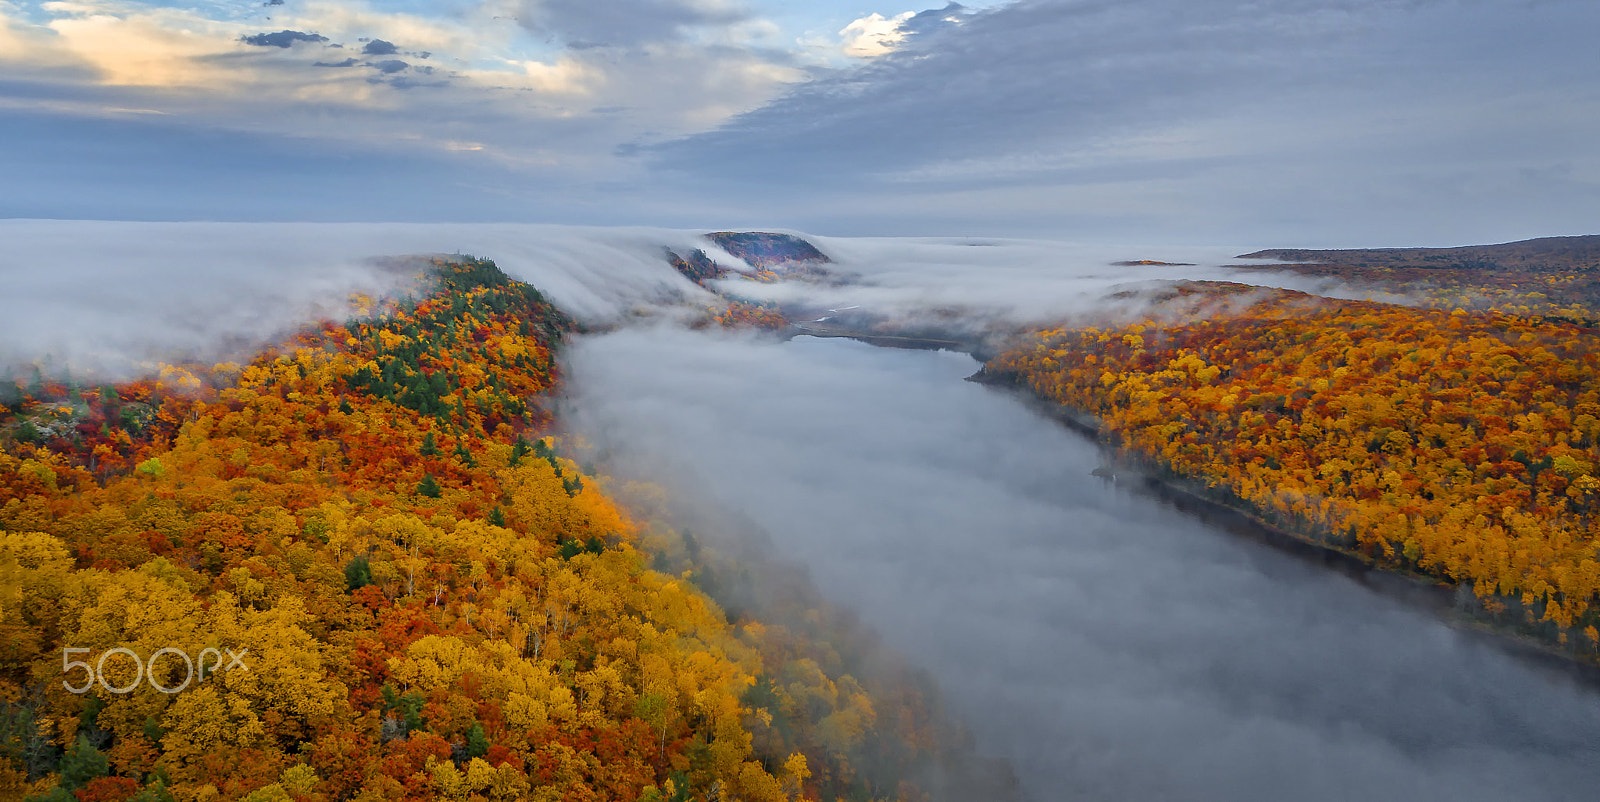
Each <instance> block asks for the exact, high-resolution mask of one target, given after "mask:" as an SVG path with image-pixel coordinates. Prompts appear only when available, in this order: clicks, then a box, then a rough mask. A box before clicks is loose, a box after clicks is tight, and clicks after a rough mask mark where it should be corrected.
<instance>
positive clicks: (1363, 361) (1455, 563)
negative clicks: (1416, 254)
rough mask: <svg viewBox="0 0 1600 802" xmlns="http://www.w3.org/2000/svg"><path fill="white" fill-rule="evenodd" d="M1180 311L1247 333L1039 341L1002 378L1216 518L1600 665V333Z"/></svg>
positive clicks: (1299, 306) (1454, 318)
mask: <svg viewBox="0 0 1600 802" xmlns="http://www.w3.org/2000/svg"><path fill="white" fill-rule="evenodd" d="M1177 296H1182V300H1183V302H1184V303H1185V304H1189V305H1192V304H1193V303H1194V301H1195V297H1196V296H1200V297H1207V298H1213V299H1218V300H1219V301H1220V300H1222V299H1227V300H1228V301H1230V304H1231V305H1230V304H1223V303H1220V302H1219V303H1217V304H1215V305H1214V307H1213V308H1214V309H1217V310H1222V309H1228V310H1230V311H1229V312H1228V313H1226V314H1220V313H1219V314H1214V315H1212V314H1200V315H1193V316H1190V317H1188V318H1185V319H1184V321H1183V322H1178V323H1171V322H1169V323H1167V324H1160V325H1158V324H1155V323H1153V322H1151V323H1146V324H1134V325H1128V326H1118V327H1112V328H1093V327H1089V328H1059V329H1054V330H1049V331H1043V332H1040V333H1038V334H1037V335H1036V336H1034V337H1032V338H1031V339H1030V341H1029V342H1027V343H1025V344H1023V345H1022V346H1020V347H1018V348H1016V349H1014V350H1011V351H1009V352H1007V353H1005V354H1002V355H1001V356H1000V357H998V358H997V359H995V360H994V361H992V362H991V363H990V364H989V365H988V368H987V370H988V371H989V372H991V373H993V374H996V375H999V376H1008V377H1012V378H1014V379H1015V380H1017V381H1018V382H1020V383H1021V384H1023V385H1025V386H1026V387H1027V388H1029V389H1030V390H1032V391H1033V392H1034V393H1035V394H1037V395H1039V396H1040V397H1042V398H1045V399H1048V400H1050V401H1054V402H1058V403H1060V404H1063V405H1065V406H1066V407H1068V408H1069V409H1071V410H1074V411H1077V412H1079V413H1083V414H1086V415H1088V416H1090V417H1092V418H1093V419H1094V420H1093V422H1094V423H1095V424H1097V425H1098V426H1100V427H1101V428H1102V431H1104V432H1105V433H1107V435H1108V436H1109V437H1111V438H1112V439H1114V440H1115V441H1116V442H1118V443H1120V444H1121V445H1122V446H1124V447H1125V448H1127V449H1129V450H1130V451H1131V452H1133V453H1134V454H1136V455H1138V456H1139V457H1141V458H1143V459H1145V460H1147V461H1149V462H1150V463H1152V464H1154V465H1157V466H1160V468H1161V469H1162V470H1163V471H1164V472H1165V473H1166V475H1167V476H1169V477H1172V478H1175V479H1179V480H1189V481H1192V482H1193V483H1195V484H1196V485H1198V486H1200V487H1203V488H1207V490H1206V491H1205V492H1207V493H1208V494H1209V495H1211V496H1212V497H1213V498H1220V499H1223V500H1229V501H1233V502H1238V503H1242V504H1243V505H1245V506H1246V508H1247V509H1249V510H1251V511H1253V512H1255V513H1256V514H1258V515H1260V516H1261V517H1262V518H1264V519H1265V520H1268V521H1270V522H1272V523H1275V524H1278V525H1280V526H1281V527H1283V528H1285V529H1287V530H1289V531H1291V532H1294V533H1297V534H1299V535H1301V536H1304V537H1307V538H1310V539H1314V540H1316V541H1319V542H1323V543H1326V544H1329V545H1331V546H1334V547H1337V548H1340V549H1346V550H1352V551H1356V552H1359V553H1360V554H1362V555H1365V556H1366V557H1368V558H1370V559H1371V560H1373V561H1375V562H1377V563H1379V564H1381V565H1384V566H1387V567H1390V568H1395V569H1400V570H1406V571H1415V572H1420V573H1422V574H1425V575H1427V576H1430V577H1434V578H1436V579H1437V580H1439V581H1443V582H1447V583H1456V584H1459V585H1460V586H1463V587H1467V588H1471V589H1472V590H1473V591H1475V592H1476V596H1477V598H1478V599H1479V600H1480V601H1481V604H1482V605H1483V607H1484V608H1485V609H1486V612H1487V613H1488V614H1490V615H1492V616H1495V617H1498V618H1499V619H1500V620H1501V621H1503V622H1508V623H1510V624H1511V625H1514V626H1516V627H1518V628H1521V629H1523V630H1524V631H1528V632H1532V633H1535V634H1538V635H1539V636H1541V637H1544V638H1547V639H1549V641H1551V642H1552V643H1557V644H1561V645H1562V646H1563V647H1564V648H1565V649H1566V650H1568V651H1569V652H1574V653H1578V654H1583V655H1588V656H1590V657H1593V656H1594V655H1595V653H1596V646H1597V645H1600V632H1597V630H1596V624H1597V623H1600V609H1597V604H1600V598H1597V593H1600V554H1597V552H1596V540H1597V537H1600V516H1597V513H1600V478H1597V477H1596V464H1597V462H1600V337H1597V335H1600V332H1597V331H1596V330H1595V329H1593V328H1586V327H1584V326H1582V325H1578V324H1575V323H1569V322H1561V321H1554V320H1550V319H1548V318H1530V317H1517V316H1512V315H1506V314H1501V313H1495V312H1489V313H1469V312H1465V311H1461V310H1456V311H1443V310H1429V309H1414V308H1409V307H1402V306H1393V305H1386V304H1377V303H1368V302H1356V301H1332V300H1328V299H1320V298H1314V297H1312V296H1307V295H1304V294H1301V293H1296V292H1290V291H1281V290H1263V289H1260V288H1246V287H1242V286H1240V285H1207V284H1196V285H1188V286H1185V287H1182V288H1181V289H1180V291H1179V292H1178V293H1177ZM1174 300H1176V297H1175V298H1174ZM1241 303H1242V304H1243V306H1242V308H1241V307H1240V306H1239V305H1240V304H1241ZM1153 317H1155V318H1159V317H1161V314H1160V309H1159V307H1158V308H1157V309H1156V310H1155V312H1154V315H1153Z"/></svg>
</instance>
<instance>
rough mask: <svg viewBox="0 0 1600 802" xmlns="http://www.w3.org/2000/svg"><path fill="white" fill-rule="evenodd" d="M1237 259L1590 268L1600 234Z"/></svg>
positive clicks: (1599, 264)
mask: <svg viewBox="0 0 1600 802" xmlns="http://www.w3.org/2000/svg"><path fill="white" fill-rule="evenodd" d="M1234 258H1236V259H1275V260H1278V261H1281V262H1297V263H1309V262H1322V263H1329V264H1338V265H1345V266H1349V267H1387V268H1443V269H1456V270H1461V269H1478V270H1483V269H1489V270H1493V269H1503V270H1536V271H1543V270H1559V271H1568V270H1594V269H1600V234H1587V235H1583V236H1576V237H1541V238H1538V239H1528V240H1521V241H1518V242H1507V243H1502V244H1499V245H1466V246H1461V247H1455V248H1359V249H1338V250H1309V249H1302V248H1280V249H1274V250H1265V251H1256V252H1254V253H1246V254H1240V255H1239V256H1236V257H1234Z"/></svg>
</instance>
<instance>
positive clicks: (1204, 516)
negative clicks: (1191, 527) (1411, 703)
mask: <svg viewBox="0 0 1600 802" xmlns="http://www.w3.org/2000/svg"><path fill="white" fill-rule="evenodd" d="M987 371H988V369H987V367H985V368H984V369H981V370H979V371H978V372H977V373H975V374H973V375H972V376H969V377H967V381H971V382H974V383H977V384H982V385H985V386H988V387H992V388H994V389H996V390H999V391H1001V392H1004V393H1007V394H1008V395H1011V396H1012V397H1014V398H1016V399H1017V400H1018V401H1019V402H1021V403H1022V404H1023V405H1024V406H1027V407H1028V408H1029V409H1031V410H1033V411H1034V412H1037V413H1038V414H1040V415H1043V416H1045V417H1047V418H1050V419H1051V420H1053V421H1056V422H1057V423H1060V424H1061V425H1063V426H1065V427H1066V428H1068V429H1071V430H1072V431H1074V432H1076V433H1077V434H1079V435H1081V436H1083V437H1084V438H1086V439H1088V440H1090V441H1091V442H1093V443H1094V444H1095V445H1096V446H1097V447H1098V448H1099V449H1100V451H1101V453H1102V455H1104V456H1105V457H1106V458H1107V461H1108V462H1110V463H1111V465H1112V466H1113V467H1114V468H1116V469H1117V470H1115V471H1114V472H1112V473H1111V475H1110V476H1109V477H1107V478H1106V481H1109V482H1115V483H1116V484H1117V486H1118V487H1121V488H1124V489H1126V490H1128V491H1129V492H1131V493H1135V494H1138V495H1141V496H1144V497H1146V498H1151V499H1155V500H1157V501H1160V502H1162V503H1164V504H1166V505H1168V506H1171V507H1172V508H1174V509H1176V510H1178V511H1180V512H1182V513H1184V514H1186V515H1191V516H1193V517H1195V518H1198V519H1199V520H1200V521H1202V522H1204V523H1206V524H1209V525H1211V526H1213V527H1215V528H1217V529H1220V530H1222V531H1224V532H1226V533H1227V534H1229V535H1230V536H1233V537H1237V538H1240V539H1244V540H1250V541H1253V542H1256V543H1260V544H1262V545H1264V546H1267V547H1270V548H1271V549H1273V550H1274V551H1276V552H1278V553H1281V554H1286V555H1288V556H1290V557H1292V558H1294V559H1296V560H1297V561H1299V562H1301V563H1304V564H1308V565H1315V566H1320V567H1322V568H1324V569H1327V570H1332V571H1336V572H1338V573H1339V574H1340V575H1342V576H1345V577H1347V578H1349V579H1351V580H1354V581H1355V582H1356V583H1357V584H1359V585H1361V586H1362V587H1363V588H1366V589H1368V590H1370V591H1372V592H1373V593H1377V594H1379V595H1381V596H1384V597H1386V598H1390V599H1395V600H1397V601H1400V602H1402V603H1404V604H1407V605H1408V606H1411V607H1415V608H1420V609H1423V610H1425V611H1426V612H1427V613H1429V614H1431V615H1432V616H1433V617H1434V618H1435V619H1436V620H1438V621H1439V622H1440V623H1443V624H1444V625H1446V626H1448V627H1450V628H1451V629H1452V630H1454V631H1456V632H1459V633H1462V634H1463V635H1468V636H1470V637H1473V638H1476V639H1477V640H1478V641H1479V642H1481V643H1485V644H1488V645H1491V646H1494V647H1495V648H1497V649H1499V650H1501V651H1502V652H1504V653H1506V654H1508V655H1510V656H1512V657H1514V658H1517V659H1519V660H1522V661H1524V662H1527V663H1530V664H1532V665H1535V666H1537V667H1539V668H1541V669H1544V670H1546V671H1550V672H1553V673H1557V674H1561V675H1563V676H1565V677H1567V678H1569V679H1571V680H1573V681H1575V682H1578V683H1580V684H1582V685H1584V686H1586V687H1589V688H1591V689H1594V690H1600V662H1597V661H1593V660H1585V659H1583V658H1581V657H1578V656H1576V655H1573V654H1569V653H1567V652H1565V651H1563V650H1562V647H1561V646H1560V645H1559V644H1557V643H1554V642H1551V641H1550V640H1547V639H1545V638H1541V637H1538V636H1536V635H1531V634H1528V633H1523V632H1518V631H1516V629H1515V628H1514V627H1515V625H1514V624H1507V623H1503V620H1502V619H1497V618H1495V617H1492V616H1490V615H1488V614H1487V613H1486V612H1485V611H1484V610H1483V607H1482V605H1481V603H1480V602H1479V601H1478V599H1477V597H1476V596H1475V595H1474V594H1473V592H1472V590H1471V589H1470V588H1468V587H1466V586H1463V585H1458V584H1452V583H1449V582H1446V581H1443V580H1440V579H1438V578H1436V577H1432V576H1428V575H1426V574H1420V573H1416V572H1412V571H1401V570H1395V569H1392V568H1388V567H1385V566H1383V565H1381V564H1379V563H1377V562H1375V561H1374V560H1372V559H1370V558H1368V557H1366V556H1365V555H1362V554H1358V553H1354V552H1351V551H1347V550H1344V549H1340V548H1338V547H1336V546H1333V545H1331V544H1327V543H1322V542H1318V541H1316V540H1312V539H1311V538H1309V537H1306V536H1302V535H1298V534H1295V533H1293V532H1291V531H1289V530H1287V529H1285V528H1283V527H1281V526H1278V525H1276V524H1273V523H1271V522H1269V521H1266V520H1264V519H1262V518H1261V517H1259V516H1258V515H1256V514H1255V512H1254V511H1253V510H1250V509H1241V508H1239V507H1237V506H1234V505H1233V504H1230V503H1227V502H1226V501H1223V500H1220V499H1217V498H1214V497H1211V496H1209V495H1208V494H1206V493H1205V492H1204V491H1203V490H1201V489H1199V488H1195V487H1188V486H1185V485H1186V484H1189V483H1185V482H1181V481H1174V480H1170V479H1165V478H1162V477H1160V476H1158V475H1156V470H1157V469H1159V466H1157V465H1153V464H1151V463H1150V462H1149V460H1147V459H1145V458H1143V457H1140V456H1138V455H1136V454H1132V453H1129V452H1128V451H1127V450H1126V449H1124V448H1123V447H1122V446H1120V445H1118V444H1116V443H1115V442H1113V441H1111V440H1110V439H1109V438H1108V437H1107V436H1106V435H1105V433H1104V432H1103V431H1102V430H1101V429H1100V428H1099V427H1098V426H1096V425H1094V423H1092V422H1091V421H1090V420H1085V419H1084V416H1083V415H1082V414H1081V413H1079V412H1077V411H1075V410H1072V409H1070V408H1067V407H1064V406H1063V405H1061V404H1057V403H1055V402H1052V401H1048V400H1046V399H1042V398H1040V397H1038V396H1037V395H1035V394H1034V393H1033V392H1032V391H1031V390H1029V389H1028V388H1027V387H1026V386H1024V385H1023V384H1022V383H1021V382H1020V381H1018V380H1017V379H1015V378H1010V377H1002V376H996V375H995V374H992V373H989V372H987Z"/></svg>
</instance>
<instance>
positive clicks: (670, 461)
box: [563, 328, 1600, 800]
mask: <svg viewBox="0 0 1600 802" xmlns="http://www.w3.org/2000/svg"><path fill="white" fill-rule="evenodd" d="M566 358H567V361H568V363H569V370H570V377H571V396H570V398H569V399H568V400H567V401H566V402H565V403H566V408H565V410H564V413H563V414H566V415H568V416H569V420H570V421H572V422H573V424H574V425H575V426H576V427H577V428H578V429H579V430H580V431H581V432H582V433H583V434H584V435H585V436H587V437H588V438H590V439H591V440H592V441H594V442H596V443H597V444H599V445H600V446H602V447H603V448H609V449H611V450H613V452H614V453H616V454H617V455H620V456H623V457H627V459H626V460H618V462H619V463H620V462H624V461H626V462H628V463H631V464H632V465H634V466H635V467H636V468H642V469H643V470H645V471H646V472H647V473H649V474H651V475H653V476H655V477H656V478H657V479H659V480H660V481H662V482H663V483H665V484H667V485H669V486H670V487H672V488H674V492H685V491H684V490H683V488H685V487H687V486H689V485H694V486H696V487H698V488H699V491H700V492H703V493H704V494H706V495H707V496H708V498H707V501H708V502H711V503H715V504H719V505H725V506H727V507H729V508H731V509H733V510H735V511H737V512H739V513H742V514H743V515H745V516H748V517H749V519H751V520H753V521H754V522H756V523H757V524H759V526H760V527H761V528H762V529H764V530H765V532H767V533H769V534H770V535H771V537H772V539H773V541H774V543H775V547H776V551H777V552H778V553H779V554H780V555H781V556H782V557H784V558H787V559H790V560H793V561H795V562H797V563H799V564H801V565H803V566H805V567H806V568H807V569H809V571H810V574H811V576H812V578H813V580H814V581H815V583H816V584H817V585H818V587H819V588H820V589H821V591H822V592H823V594H824V595H825V596H826V597H828V598H829V599H831V600H833V601H834V602H835V603H838V604H841V605H844V606H846V607H848V608H851V609H853V610H854V611H856V612H857V613H858V614H859V615H860V616H861V617H862V619H863V620H864V622H866V623H867V624H869V625H871V626H872V627H875V628H876V629H877V630H878V631H879V633H880V634H881V635H882V636H883V638H884V639H885V641H886V642H887V644H888V645H890V646H891V647H893V648H895V649H898V650H900V651H901V652H903V653H904V654H905V655H906V656H907V657H909V658H910V659H911V660H912V661H913V662H914V663H916V664H918V665H920V666H921V667H923V668H924V669H926V670H927V671H929V672H931V674H932V675H933V676H934V677H935V678H936V679H937V681H938V684H939V686H940V688H941V690H942V692H943V693H944V694H945V696H946V703H947V705H948V706H949V707H950V708H951V709H952V710H953V712H955V713H956V714H957V715H959V716H960V717H961V718H963V719H964V720H965V722H966V723H967V724H968V725H969V726H970V727H971V729H972V731H973V732H974V734H975V736H976V740H977V746H978V748H979V750H980V751H983V752H985V753H987V754H991V755H995V756H1001V757H1005V758H1008V759H1009V760H1011V761H1012V763H1013V765H1014V766H1015V769H1016V772H1017V775H1018V776H1019V778H1020V779H1021V781H1022V784H1023V787H1024V789H1025V791H1026V792H1027V793H1028V794H1029V796H1030V797H1031V798H1033V799H1038V800H1054V799H1065V798H1088V799H1106V800H1120V799H1144V800H1153V799H1184V800H1196V799H1198V800H1211V799H1215V800H1240V799H1262V800H1268V799H1296V800H1320V799H1327V800H1351V799H1439V800H1478V799H1482V800H1505V799H1520V800H1535V799H1552V800H1555V799H1579V798H1591V797H1592V795H1593V793H1594V789H1595V788H1596V787H1600V696H1597V695H1596V694H1595V693H1594V692H1592V691H1590V690H1586V689H1583V688H1578V687H1575V686H1574V685H1573V684H1572V683H1571V682H1570V681H1569V680H1567V679H1565V678H1564V677H1560V676H1555V675H1552V674H1550V673H1549V672H1548V671H1545V670H1542V669H1538V668H1535V667H1532V666H1530V665H1528V664H1526V663H1523V662H1520V661H1518V660H1515V659H1513V658H1511V657H1509V656H1507V655H1505V654H1503V653H1501V652H1500V651H1499V650H1497V649H1495V648H1494V647H1492V646H1489V645H1486V644H1485V643H1484V642H1483V640H1482V639H1481V638H1476V637H1471V636H1465V635H1462V634H1459V633H1457V632H1455V631H1453V630H1451V629H1450V628H1448V627H1446V626H1444V625H1443V624H1441V623H1438V622H1437V621H1436V620H1434V619H1433V618H1431V617H1430V616H1429V615H1427V614H1425V613H1421V612H1418V611H1415V610H1412V609H1409V608H1407V607H1406V606H1404V605H1403V604H1401V603H1399V602H1396V601H1393V600H1390V599H1386V598H1382V597H1379V596H1377V595H1375V594H1373V593H1372V592H1370V591H1368V590H1366V589H1365V588H1363V587H1361V586H1360V585H1358V584H1356V583H1355V582H1354V581H1352V580H1350V579H1347V578H1345V577H1343V576H1340V575H1337V574H1335V573H1332V572H1329V571H1326V570H1322V569H1318V568H1315V567H1313V566H1308V565H1304V564H1302V563H1299V562H1296V561H1294V560H1292V559H1291V558H1288V557H1286V556H1284V555H1281V554H1279V553H1276V552H1273V551H1270V550H1268V549H1266V548H1264V547H1262V546H1259V545H1256V544H1253V543H1248V542H1242V541H1239V540H1238V539H1236V538H1234V537H1232V536H1230V535H1227V534H1224V533H1222V532H1219V531H1217V530H1216V529H1214V528H1212V527H1210V526H1208V525H1205V524H1202V523H1200V522H1198V521H1196V520H1195V519H1193V518H1191V517H1188V516H1186V515H1184V514H1181V513H1179V512H1177V511H1175V510H1172V509H1170V508H1168V507H1166V506H1164V505H1162V504H1161V503H1159V502H1156V501H1153V500H1151V499H1148V498H1145V497H1140V496H1135V495H1131V494H1129V493H1127V492H1125V491H1122V490H1118V489H1117V488H1115V487H1114V486H1108V485H1106V484H1104V483H1103V482H1102V481H1101V480H1099V479H1096V478H1094V477H1091V476H1090V475H1089V472H1090V471H1091V470H1092V469H1093V468H1094V467H1095V466H1097V465H1098V464H1099V456H1098V453H1097V450H1096V448H1095V446H1093V445H1092V444H1091V443H1089V442H1088V441H1086V440H1085V439H1083V438H1081V437H1079V436H1078V435H1076V434H1073V433H1072V432H1070V431H1067V430H1065V429H1064V428H1062V427H1060V426H1059V425H1058V424H1055V423H1053V422H1051V421H1049V420H1046V419H1044V418H1042V417H1040V416H1038V415H1037V414H1036V413H1034V412H1032V411H1030V410H1028V409H1027V408H1026V407H1025V406H1024V405H1023V404H1022V403H1020V402H1019V401H1017V400H1016V399H1015V398H1013V397H1011V396H1009V395H1007V394H1006V393H1004V392H1002V391H998V390H995V389H992V388H988V387H984V386H980V385H976V384H973V383H969V382H963V381H962V378H963V377H965V376H967V375H969V374H971V373H972V372H973V371H975V370H976V369H977V367H978V365H977V363H976V362H975V361H973V360H972V359H971V358H969V357H967V356H965V355H961V354H953V353H946V352H925V351H895V350H888V349H877V348H873V347H871V346H867V345H863V344H860V343H855V342H849V341H842V340H817V339H813V338H807V337H801V338H798V339H795V340H792V341H790V342H787V343H781V344H780V343H776V342H772V341H770V340H757V339H751V338H748V337H741V336H730V335H723V334H716V333H691V332H685V331H682V330H673V329H665V328H662V329H654V330H638V329H633V330H623V331H620V332H616V333H611V334H604V335H594V336H585V337H580V338H578V339H577V341H576V342H575V343H574V345H573V348H572V349H571V351H570V352H569V353H568V354H567V357H566Z"/></svg>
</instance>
